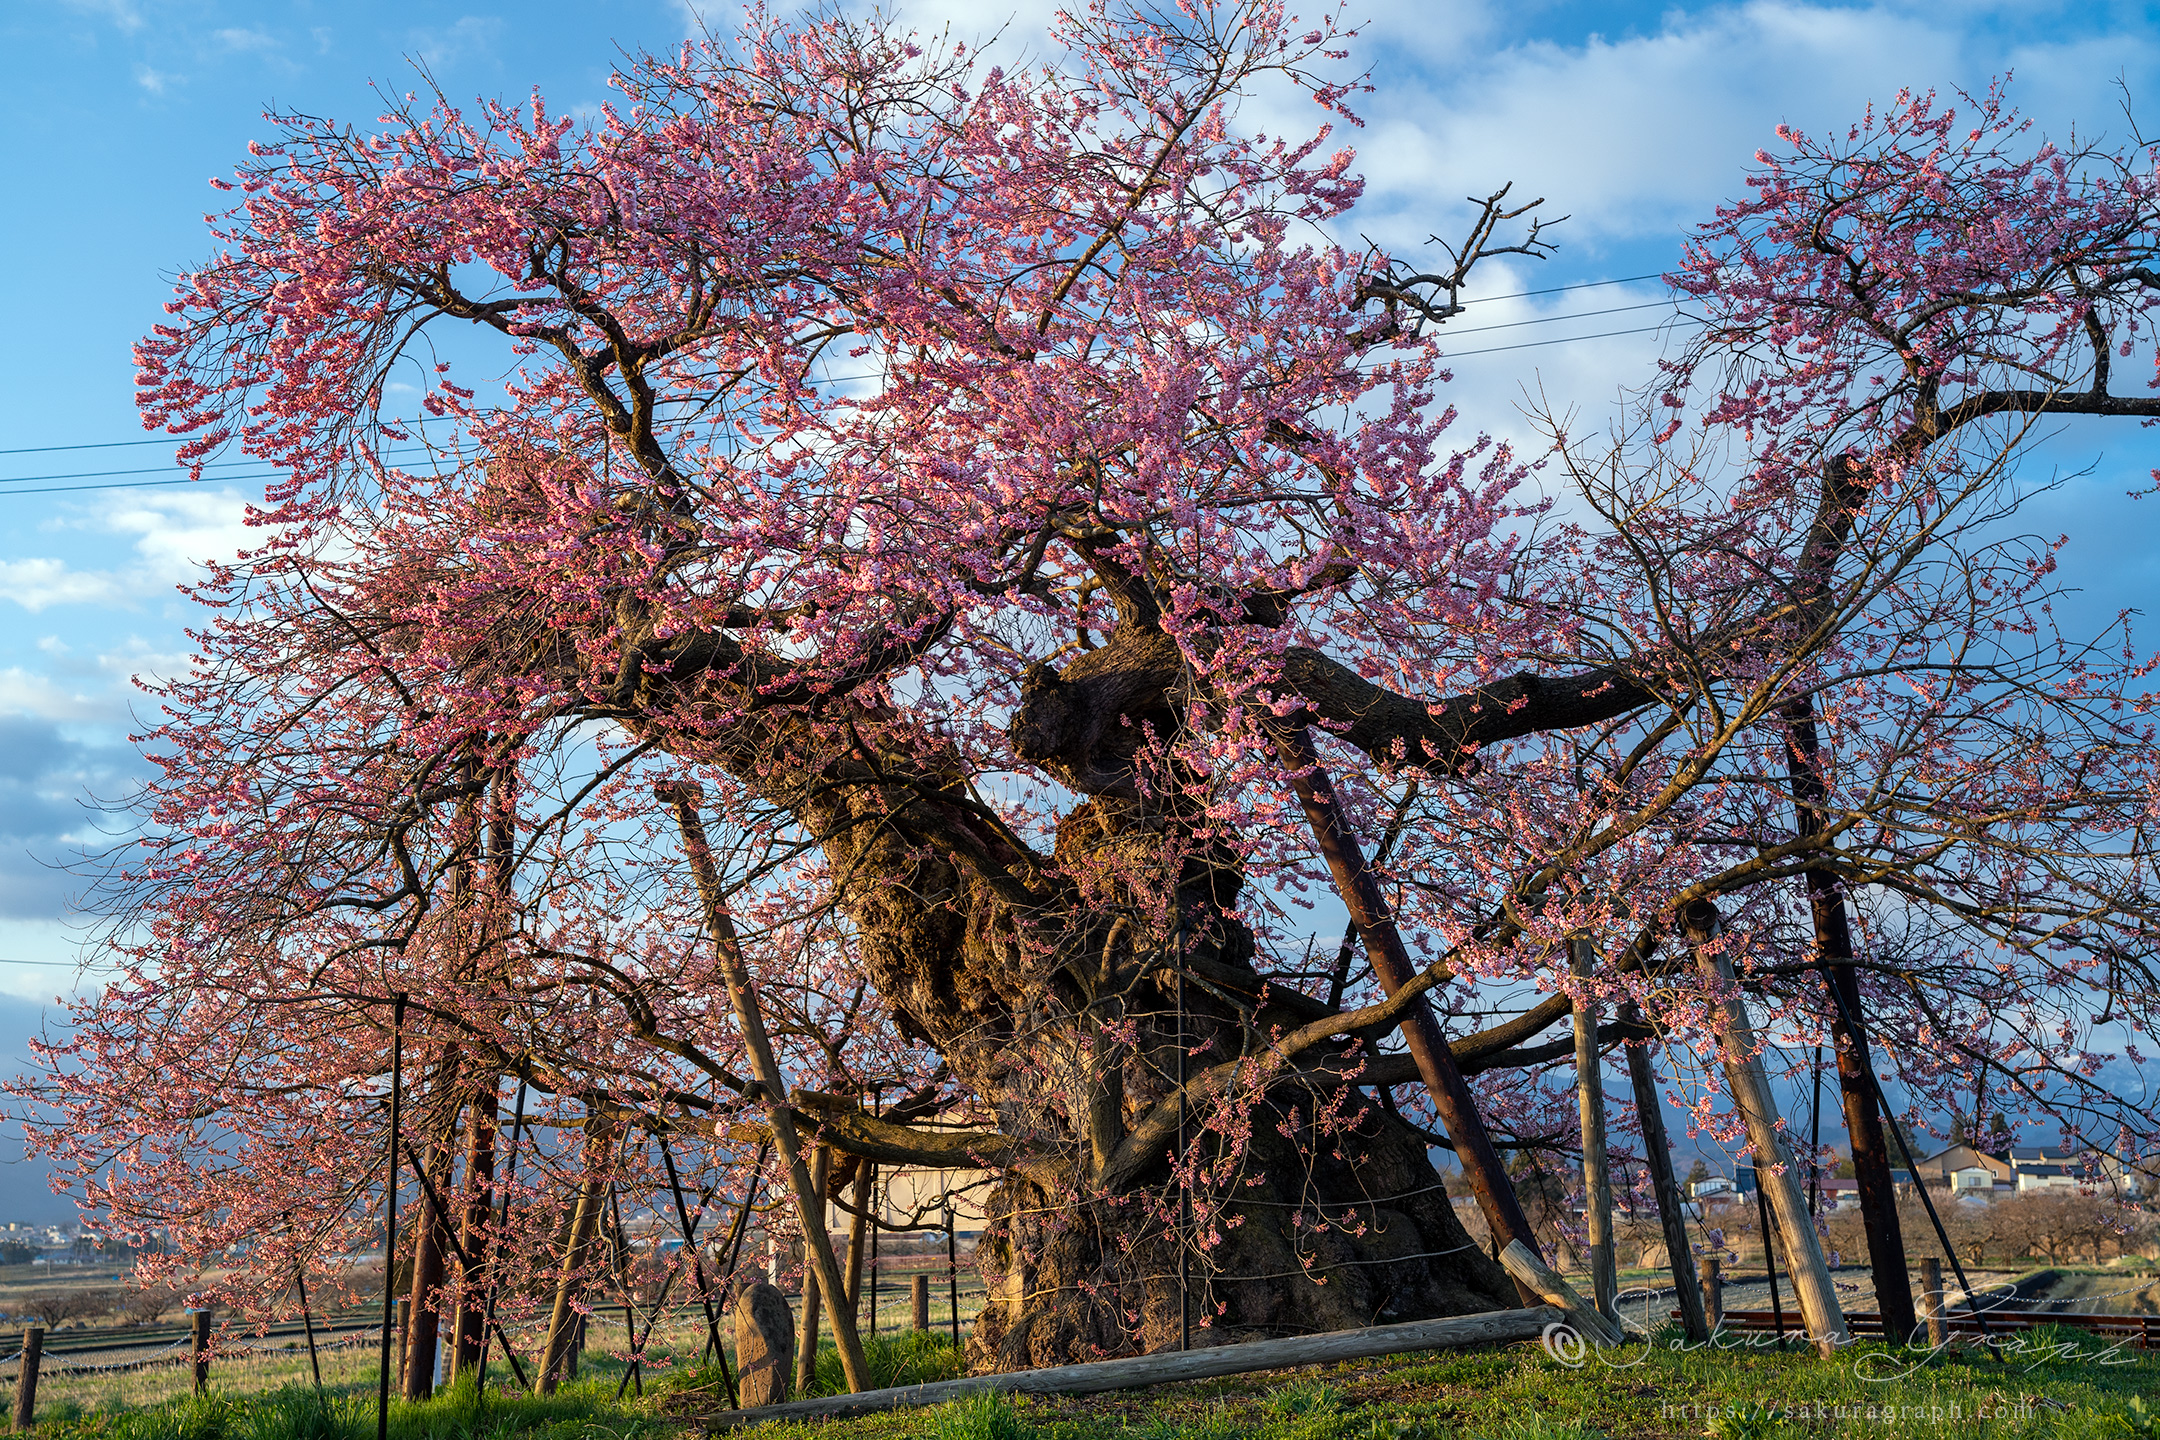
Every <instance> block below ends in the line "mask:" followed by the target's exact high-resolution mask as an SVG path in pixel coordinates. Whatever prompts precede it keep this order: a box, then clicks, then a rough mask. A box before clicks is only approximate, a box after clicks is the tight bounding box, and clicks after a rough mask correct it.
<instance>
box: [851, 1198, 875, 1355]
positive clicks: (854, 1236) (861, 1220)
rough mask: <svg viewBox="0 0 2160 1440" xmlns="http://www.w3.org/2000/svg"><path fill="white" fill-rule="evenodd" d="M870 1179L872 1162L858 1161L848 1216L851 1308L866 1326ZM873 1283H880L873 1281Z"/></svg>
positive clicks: (858, 1323) (856, 1319) (856, 1318)
mask: <svg viewBox="0 0 2160 1440" xmlns="http://www.w3.org/2000/svg"><path fill="white" fill-rule="evenodd" d="M870 1180H871V1165H870V1162H869V1161H868V1160H860V1159H859V1160H857V1161H856V1162H855V1213H854V1214H852V1215H850V1216H849V1217H848V1237H847V1305H848V1309H849V1310H850V1311H851V1312H852V1313H853V1314H854V1316H855V1323H856V1324H857V1325H860V1324H861V1323H862V1287H863V1250H864V1249H865V1248H866V1246H867V1242H868V1241H869V1238H870ZM871 1283H872V1284H873V1285H875V1284H876V1283H877V1282H876V1280H875V1279H874V1278H873V1280H872V1281H871Z"/></svg>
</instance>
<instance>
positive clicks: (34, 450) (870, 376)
mask: <svg viewBox="0 0 2160 1440" xmlns="http://www.w3.org/2000/svg"><path fill="white" fill-rule="evenodd" d="M1663 278H1664V276H1663V274H1662V272H1656V271H1653V272H1651V273H1650V274H1647V275H1621V276H1618V277H1616V278H1614V279H1611V280H1583V281H1580V282H1578V283H1576V284H1573V285H1553V286H1549V287H1547V288H1546V289H1543V290H1516V291H1512V292H1510V293H1509V294H1506V295H1486V296H1483V297H1481V298H1479V299H1476V300H1465V301H1463V302H1462V304H1463V308H1465V309H1468V308H1469V307H1470V306H1472V305H1489V304H1491V303H1493V302H1494V301H1496V300H1527V299H1530V298H1532V297H1534V296H1538V295H1562V294H1566V293H1568V292H1569V291H1573V290H1596V289H1600V288H1602V287H1604V286H1608V285H1632V284H1634V283H1635V282H1636V281H1638V280H1659V279H1663ZM1664 303H1665V302H1663V301H1648V302H1645V303H1644V304H1642V305H1621V306H1616V307H1614V308H1613V309H1611V310H1589V311H1583V312H1581V313H1579V314H1575V315H1547V316H1543V317H1540V318H1539V319H1536V320H1514V321H1509V322H1508V324H1510V325H1544V324H1549V323H1551V322H1552V321H1555V320H1581V319H1587V318H1588V317H1590V316H1592V315H1613V314H1618V313H1619V312H1620V311H1622V310H1643V309H1648V308H1650V306H1652V305H1658V304H1664ZM1478 328H1479V329H1485V330H1498V329H1504V328H1506V326H1503V325H1486V326H1480V327H1478ZM1455 333H1456V334H1458V335H1468V334H1472V333H1474V332H1473V331H1470V330H1458V331H1456V332H1455ZM1614 333H1622V334H1625V333H1632V332H1625V331H1622V332H1614ZM1580 338H1583V339H1586V340H1595V339H1601V338H1603V337H1601V336H1595V335H1586V336H1583V337H1580ZM1466 353H1470V352H1466ZM1475 353H1483V352H1475ZM876 378H877V372H875V371H871V372H868V373H865V374H861V375H831V376H827V377H825V379H824V381H823V382H821V383H824V384H829V385H838V384H842V383H844V382H847V381H852V380H874V379H876ZM455 418H456V417H455V416H427V417H423V418H421V419H417V420H399V421H396V422H394V423H396V424H397V425H399V426H400V427H403V426H420V425H444V424H448V423H450V422H451V421H452V420H454V419H455ZM185 439H186V437H185V436H180V435H171V436H154V437H152V438H150V439H147V440H92V441H85V442H82V443H80V444H74V445H21V446H17V447H15V448H13V449H4V450H0V455H52V454H57V453H59V452H60V451H63V450H122V449H126V448H129V447H131V446H136V445H175V446H177V445H179V444H181V443H182V442H183V441H184V440H185ZM213 463H223V464H233V465H240V464H247V463H249V462H247V461H241V460H233V461H223V462H213ZM89 473H97V474H112V475H119V474H147V473H149V472H147V471H119V470H112V471H100V472H89ZM19 478H21V479H26V480H41V479H45V478H48V477H45V476H41V475H26V476H21V477H19ZM0 483H6V482H5V481H0ZM78 488H81V489H85V490H120V489H126V488H128V487H126V486H121V485H85V486H81V487H78ZM23 493H24V494H38V493H43V492H38V491H24V492H23Z"/></svg>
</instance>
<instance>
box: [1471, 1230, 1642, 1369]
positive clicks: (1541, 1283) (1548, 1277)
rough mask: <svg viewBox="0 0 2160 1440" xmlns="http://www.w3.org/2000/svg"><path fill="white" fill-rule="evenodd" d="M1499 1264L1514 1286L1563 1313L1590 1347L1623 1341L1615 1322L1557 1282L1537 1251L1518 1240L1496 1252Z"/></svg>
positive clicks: (1556, 1276) (1574, 1291)
mask: <svg viewBox="0 0 2160 1440" xmlns="http://www.w3.org/2000/svg"><path fill="white" fill-rule="evenodd" d="M1500 1263H1501V1264H1502V1265H1503V1266H1505V1267H1507V1272H1508V1274H1509V1275H1510V1276H1512V1277H1513V1278H1514V1279H1515V1281H1516V1283H1517V1284H1520V1285H1523V1286H1525V1287H1527V1288H1528V1289H1530V1290H1531V1291H1533V1292H1535V1293H1536V1294H1538V1295H1539V1296H1541V1297H1543V1298H1544V1301H1545V1303H1546V1304H1548V1305H1556V1306H1558V1307H1559V1308H1560V1309H1562V1310H1565V1311H1566V1312H1567V1314H1568V1319H1569V1320H1571V1321H1573V1322H1574V1325H1575V1328H1576V1329H1577V1330H1579V1331H1581V1332H1582V1335H1583V1338H1584V1339H1586V1340H1588V1341H1589V1342H1590V1343H1591V1344H1593V1345H1596V1346H1598V1347H1600V1348H1603V1347H1604V1346H1607V1345H1618V1344H1620V1343H1621V1342H1622V1341H1624V1340H1626V1339H1627V1331H1626V1330H1624V1329H1622V1328H1621V1326H1620V1323H1619V1322H1618V1321H1616V1320H1609V1319H1607V1318H1606V1317H1605V1316H1603V1315H1601V1314H1599V1313H1598V1310H1597V1307H1596V1306H1594V1305H1592V1304H1591V1303H1590V1302H1589V1301H1587V1300H1585V1299H1583V1297H1582V1296H1581V1295H1580V1294H1578V1293H1577V1292H1576V1289H1575V1287H1574V1286H1572V1285H1570V1284H1568V1283H1567V1281H1565V1280H1563V1279H1561V1278H1560V1276H1559V1274H1558V1273H1557V1272H1556V1271H1554V1270H1553V1269H1552V1267H1551V1266H1549V1265H1547V1264H1546V1263H1545V1262H1544V1261H1543V1260H1540V1259H1538V1255H1537V1251H1535V1250H1532V1249H1531V1248H1530V1247H1529V1246H1527V1245H1525V1244H1523V1243H1522V1241H1520V1240H1510V1241H1508V1243H1507V1247H1506V1248H1505V1249H1503V1250H1502V1251H1501V1252H1500Z"/></svg>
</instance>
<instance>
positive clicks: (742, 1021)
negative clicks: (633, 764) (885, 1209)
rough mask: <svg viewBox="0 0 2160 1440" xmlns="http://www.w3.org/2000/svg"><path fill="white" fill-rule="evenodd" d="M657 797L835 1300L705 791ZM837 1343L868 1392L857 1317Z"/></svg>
mask: <svg viewBox="0 0 2160 1440" xmlns="http://www.w3.org/2000/svg"><path fill="white" fill-rule="evenodd" d="M653 794H654V795H656V796H657V797H658V798H659V799H660V800H661V801H663V802H665V803H667V804H669V805H672V806H673V807H674V810H675V823H676V826H677V828H678V829H679V830H680V831H681V832H682V842H683V853H684V855H685V856H686V857H687V858H688V859H689V861H690V871H691V876H692V878H693V879H694V880H695V881H696V882H697V888H698V898H699V900H700V901H701V902H702V903H703V905H704V909H705V926H706V929H707V931H708V932H709V934H710V936H711V938H712V942H713V958H714V959H715V960H716V961H718V962H719V966H720V976H721V980H722V983H724V984H725V985H726V986H727V991H728V998H729V1000H730V1001H731V1002H732V1003H733V1005H734V1008H735V1019H736V1023H737V1025H738V1027H739V1028H740V1029H741V1032H742V1038H743V1049H744V1050H745V1051H746V1052H747V1055H748V1059H749V1061H750V1074H751V1078H752V1079H754V1080H756V1081H757V1085H758V1089H759V1091H760V1092H762V1096H763V1099H764V1101H765V1104H766V1106H767V1107H768V1114H769V1115H770V1117H771V1120H772V1133H773V1143H774V1145H775V1146H776V1147H777V1148H778V1149H779V1151H780V1161H781V1163H782V1164H783V1165H785V1166H786V1167H787V1173H788V1182H789V1187H790V1188H791V1189H792V1190H793V1191H794V1195H795V1207H796V1212H797V1215H798V1217H799V1218H800V1219H801V1221H802V1226H803V1230H804V1232H805V1233H806V1234H807V1235H808V1236H809V1238H810V1240H811V1258H812V1260H813V1261H815V1262H816V1268H817V1273H818V1276H819V1279H820V1280H821V1281H823V1283H824V1285H825V1288H826V1289H828V1290H830V1291H831V1292H832V1293H834V1294H836V1295H837V1294H839V1293H840V1266H839V1263H838V1262H837V1261H836V1260H834V1259H833V1253H832V1244H831V1242H830V1241H829V1240H828V1239H827V1238H826V1235H825V1227H824V1223H823V1222H824V1218H825V1217H824V1215H823V1214H822V1213H821V1209H820V1207H819V1205H818V1203H817V1200H816V1189H815V1187H813V1186H812V1185H811V1183H810V1167H809V1166H808V1165H806V1164H805V1163H804V1162H803V1156H802V1147H801V1146H800V1145H799V1144H798V1143H797V1141H796V1134H795V1112H794V1111H793V1110H791V1109H790V1108H789V1107H788V1086H787V1077H786V1075H785V1074H784V1073H783V1072H782V1071H781V1069H780V1062H779V1061H778V1060H777V1059H776V1058H775V1057H774V1055H773V1050H772V1042H771V1041H770V1040H769V1039H768V1038H767V1036H766V1033H765V1017H764V1015H763V1014H762V1013H761V1012H760V1010H759V1008H758V999H757V989H756V987H755V986H753V985H752V984H751V983H750V970H749V967H748V966H747V965H745V964H744V963H743V958H742V946H741V943H740V942H739V941H738V939H737V938H736V934H735V920H734V917H733V916H731V915H729V914H728V910H727V905H726V902H725V897H724V896H723V895H722V893H721V890H720V873H719V870H718V869H717V868H716V867H715V866H714V865H713V860H712V847H711V846H710V844H709V843H708V842H707V841H706V838H705V821H704V817H703V816H701V815H700V814H699V813H698V807H699V806H700V805H702V804H703V803H704V792H703V791H702V790H700V789H699V788H698V787H697V786H696V785H693V784H690V783H688V782H674V783H662V784H660V785H658V786H656V787H654V790H653ZM833 1344H834V1346H835V1347H836V1348H837V1349H838V1350H839V1351H840V1368H841V1371H842V1372H843V1373H844V1374H845V1375H846V1376H847V1383H848V1388H849V1389H850V1390H867V1389H869V1388H870V1370H869V1367H868V1366H867V1365H865V1364H864V1363H863V1354H862V1344H861V1342H860V1341H859V1340H858V1339H857V1338H856V1335H855V1321H854V1317H852V1316H850V1315H849V1314H848V1313H847V1312H846V1311H845V1310H836V1311H835V1312H834V1314H833Z"/></svg>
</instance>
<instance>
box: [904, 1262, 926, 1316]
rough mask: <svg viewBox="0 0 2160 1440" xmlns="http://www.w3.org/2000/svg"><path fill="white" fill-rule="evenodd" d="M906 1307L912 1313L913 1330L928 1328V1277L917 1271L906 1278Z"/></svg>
mask: <svg viewBox="0 0 2160 1440" xmlns="http://www.w3.org/2000/svg"><path fill="white" fill-rule="evenodd" d="M907 1288H908V1305H909V1307H910V1309H911V1310H912V1311H913V1312H914V1318H915V1328H916V1329H917V1330H928V1329H929V1328H930V1277H929V1276H928V1275H925V1274H923V1273H921V1272H920V1271H917V1272H916V1273H915V1274H913V1275H910V1276H908V1287H907Z"/></svg>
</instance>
